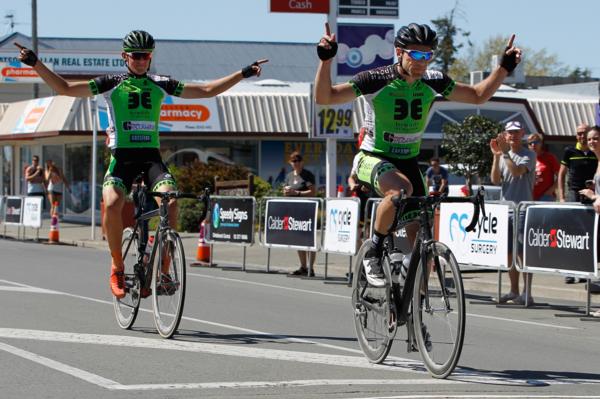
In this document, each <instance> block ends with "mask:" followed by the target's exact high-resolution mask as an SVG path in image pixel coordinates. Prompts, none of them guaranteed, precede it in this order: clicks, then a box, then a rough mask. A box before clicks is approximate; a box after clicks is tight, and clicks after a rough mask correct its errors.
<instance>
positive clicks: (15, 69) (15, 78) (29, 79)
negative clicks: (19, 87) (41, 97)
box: [0, 61, 52, 83]
mask: <svg viewBox="0 0 600 399" xmlns="http://www.w3.org/2000/svg"><path fill="white" fill-rule="evenodd" d="M49 69H50V70H52V66H50V68H49ZM43 82H44V81H43V80H42V78H40V75H38V74H37V72H36V71H34V70H33V68H32V67H30V66H28V65H26V64H23V63H22V62H20V61H11V62H0V83H43Z"/></svg>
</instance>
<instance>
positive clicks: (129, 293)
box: [113, 227, 140, 330]
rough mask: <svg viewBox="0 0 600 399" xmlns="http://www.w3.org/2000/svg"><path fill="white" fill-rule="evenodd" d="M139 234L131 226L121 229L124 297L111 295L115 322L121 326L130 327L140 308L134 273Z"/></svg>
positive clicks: (138, 286)
mask: <svg viewBox="0 0 600 399" xmlns="http://www.w3.org/2000/svg"><path fill="white" fill-rule="evenodd" d="M138 246H139V234H137V233H136V232H134V231H133V229H132V228H131V227H128V228H126V229H125V230H123V241H122V246H121V248H122V250H123V264H124V265H125V270H124V274H125V297H123V298H121V299H117V298H116V297H114V296H113V306H114V309H115V316H116V317H117V323H118V324H119V326H120V327H121V328H124V329H126V330H128V329H130V328H131V326H132V325H133V323H134V322H135V319H136V317H137V314H138V310H139V308H140V280H139V278H138V276H137V274H136V273H135V266H136V264H137V262H138Z"/></svg>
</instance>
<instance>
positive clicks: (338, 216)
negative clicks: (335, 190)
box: [323, 198, 360, 256]
mask: <svg viewBox="0 0 600 399" xmlns="http://www.w3.org/2000/svg"><path fill="white" fill-rule="evenodd" d="M359 206H360V200H359V199H358V198H328V199H327V201H326V203H325V215H326V218H327V219H326V220H325V232H324V235H325V237H324V239H323V250H324V251H325V252H330V253H339V254H346V255H352V256H353V255H356V240H357V238H358V217H359V215H360V212H359Z"/></svg>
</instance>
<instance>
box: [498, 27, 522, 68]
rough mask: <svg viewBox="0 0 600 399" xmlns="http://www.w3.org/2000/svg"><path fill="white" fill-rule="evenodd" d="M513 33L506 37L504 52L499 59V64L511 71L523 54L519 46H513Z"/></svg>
mask: <svg viewBox="0 0 600 399" xmlns="http://www.w3.org/2000/svg"><path fill="white" fill-rule="evenodd" d="M514 42H515V34H514V33H513V34H512V35H511V36H510V39H508V43H507V44H506V48H505V49H504V54H502V59H501V60H500V66H501V67H502V68H504V69H506V70H507V71H508V73H511V72H512V71H514V70H515V68H516V67H517V65H518V64H519V63H520V62H521V58H522V56H523V52H522V51H521V49H520V48H518V47H515V45H514Z"/></svg>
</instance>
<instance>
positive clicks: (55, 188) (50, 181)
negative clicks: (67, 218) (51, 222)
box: [44, 159, 71, 215]
mask: <svg viewBox="0 0 600 399" xmlns="http://www.w3.org/2000/svg"><path fill="white" fill-rule="evenodd" d="M44 180H45V181H46V184H47V187H48V201H49V202H50V215H53V214H54V211H56V212H58V209H59V207H60V201H61V199H62V196H63V185H64V186H65V187H66V189H67V190H69V191H71V188H70V187H69V182H68V181H67V179H66V178H65V175H63V172H62V170H60V169H59V168H58V166H56V164H55V163H54V161H52V160H51V159H48V160H47V161H46V170H45V171H44ZM55 205H56V206H55Z"/></svg>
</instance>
